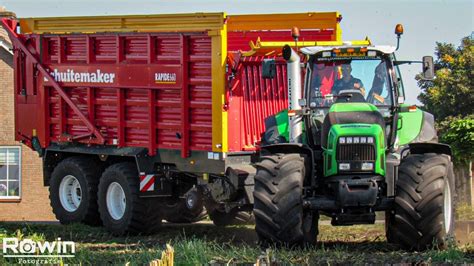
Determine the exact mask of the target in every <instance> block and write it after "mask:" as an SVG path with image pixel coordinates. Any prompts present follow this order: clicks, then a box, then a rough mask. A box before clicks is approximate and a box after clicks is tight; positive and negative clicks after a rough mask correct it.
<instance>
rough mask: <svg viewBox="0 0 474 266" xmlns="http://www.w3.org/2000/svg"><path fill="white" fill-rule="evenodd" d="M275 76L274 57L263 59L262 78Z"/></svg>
mask: <svg viewBox="0 0 474 266" xmlns="http://www.w3.org/2000/svg"><path fill="white" fill-rule="evenodd" d="M275 76H276V64H275V60H274V59H263V61H262V78H264V79H272V78H274V77H275Z"/></svg>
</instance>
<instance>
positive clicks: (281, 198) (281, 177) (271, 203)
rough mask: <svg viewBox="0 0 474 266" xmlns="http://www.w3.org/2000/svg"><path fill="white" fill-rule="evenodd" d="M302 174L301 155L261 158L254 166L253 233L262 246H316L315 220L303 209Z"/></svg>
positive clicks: (316, 218) (275, 155) (314, 216)
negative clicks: (255, 169) (255, 170)
mask: <svg viewBox="0 0 474 266" xmlns="http://www.w3.org/2000/svg"><path fill="white" fill-rule="evenodd" d="M305 172H306V171H305V157H304V155H301V154H274V155H269V156H263V157H262V158H261V160H260V163H258V164H257V174H256V176H255V190H254V193H253V195H254V200H255V203H254V215H255V230H256V231H257V234H258V236H259V239H260V242H261V243H262V244H263V245H267V244H281V245H285V246H294V245H302V244H314V243H316V237H317V235H318V229H317V228H318V225H317V222H318V218H319V217H318V216H317V215H316V214H315V213H311V212H305V211H304V209H303V182H304V177H305Z"/></svg>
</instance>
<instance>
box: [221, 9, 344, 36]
mask: <svg viewBox="0 0 474 266" xmlns="http://www.w3.org/2000/svg"><path fill="white" fill-rule="evenodd" d="M339 16H340V15H339V13H338V12H321V13H315V12H308V13H296V14H254V15H231V16H229V19H228V21H227V24H228V26H227V30H228V31H253V30H289V29H290V30H291V28H293V27H298V28H299V29H334V30H335V35H334V36H332V38H331V40H333V41H335V40H338V37H340V35H341V33H340V32H341V29H340V27H339V26H338V25H339V21H338V20H339Z"/></svg>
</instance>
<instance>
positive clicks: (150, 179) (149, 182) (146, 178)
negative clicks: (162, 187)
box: [140, 175, 155, 192]
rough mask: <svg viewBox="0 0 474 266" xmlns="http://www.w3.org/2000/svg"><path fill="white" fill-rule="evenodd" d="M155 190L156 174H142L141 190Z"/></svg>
mask: <svg viewBox="0 0 474 266" xmlns="http://www.w3.org/2000/svg"><path fill="white" fill-rule="evenodd" d="M153 190H155V176H154V175H142V176H140V192H147V191H153Z"/></svg>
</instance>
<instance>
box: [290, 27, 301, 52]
mask: <svg viewBox="0 0 474 266" xmlns="http://www.w3.org/2000/svg"><path fill="white" fill-rule="evenodd" d="M291 37H293V40H295V48H296V51H298V39H299V38H300V29H299V28H298V27H296V26H295V27H293V28H292V29H291Z"/></svg>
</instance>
